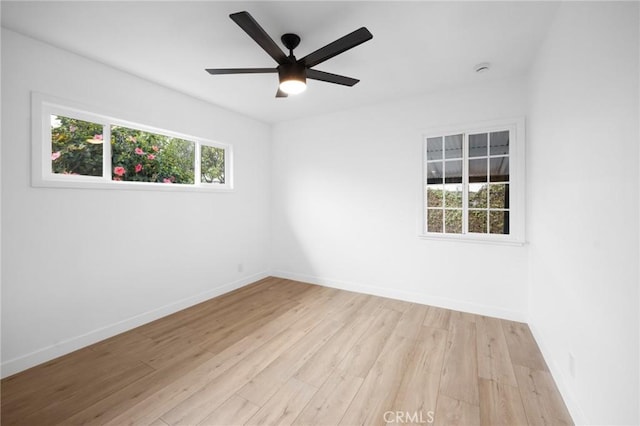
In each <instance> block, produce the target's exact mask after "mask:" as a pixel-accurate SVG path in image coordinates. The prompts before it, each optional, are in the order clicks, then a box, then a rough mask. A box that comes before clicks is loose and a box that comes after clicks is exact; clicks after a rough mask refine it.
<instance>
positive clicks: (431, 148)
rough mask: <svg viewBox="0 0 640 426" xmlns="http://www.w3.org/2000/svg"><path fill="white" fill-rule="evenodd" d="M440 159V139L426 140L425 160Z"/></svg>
mask: <svg viewBox="0 0 640 426" xmlns="http://www.w3.org/2000/svg"><path fill="white" fill-rule="evenodd" d="M440 159H442V138H429V139H427V160H440Z"/></svg>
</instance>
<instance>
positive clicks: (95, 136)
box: [93, 135, 102, 141]
mask: <svg viewBox="0 0 640 426" xmlns="http://www.w3.org/2000/svg"><path fill="white" fill-rule="evenodd" d="M93 139H94V140H97V141H101V140H102V135H93Z"/></svg>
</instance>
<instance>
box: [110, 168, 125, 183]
mask: <svg viewBox="0 0 640 426" xmlns="http://www.w3.org/2000/svg"><path fill="white" fill-rule="evenodd" d="M125 173H127V171H126V170H125V169H124V167H122V166H118V167H114V169H113V174H116V175H118V176H122V175H123V174H125ZM118 180H120V179H118Z"/></svg>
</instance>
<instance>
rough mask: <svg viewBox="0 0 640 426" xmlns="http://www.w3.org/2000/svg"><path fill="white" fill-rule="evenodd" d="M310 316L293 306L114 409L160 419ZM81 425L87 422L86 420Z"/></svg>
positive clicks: (106, 415)
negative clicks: (253, 330) (301, 319)
mask: <svg viewBox="0 0 640 426" xmlns="http://www.w3.org/2000/svg"><path fill="white" fill-rule="evenodd" d="M310 314H311V313H310V312H308V311H307V310H304V309H299V307H297V306H296V307H294V308H292V309H291V310H290V311H289V312H287V314H285V315H283V316H282V317H279V318H278V319H277V320H273V321H271V322H268V323H266V324H264V325H263V327H261V328H260V329H258V330H256V331H255V332H253V333H251V334H249V335H247V336H245V337H244V338H242V339H241V340H239V341H238V342H236V343H234V344H233V345H231V346H229V347H227V348H226V349H225V350H223V351H221V352H220V353H218V354H216V355H215V356H213V354H212V355H211V357H210V359H208V360H207V361H206V362H203V363H202V364H201V365H197V366H195V367H194V368H193V369H192V370H191V371H187V373H186V374H183V375H182V377H180V378H178V379H175V380H173V381H172V382H170V383H168V384H166V385H164V386H160V387H157V388H156V387H153V386H150V387H145V388H144V389H142V391H141V392H137V393H136V394H135V398H129V400H127V401H126V406H123V405H122V403H120V405H119V406H117V408H118V409H119V411H120V413H119V415H120V417H121V418H126V419H129V420H132V419H136V418H138V417H140V416H142V417H141V420H142V421H146V420H147V419H149V418H151V417H154V416H155V415H156V414H157V416H159V415H160V414H162V413H164V412H165V411H166V407H167V406H169V407H170V406H173V405H175V404H177V403H179V402H181V401H182V400H184V399H186V398H187V397H188V396H189V395H191V394H192V393H193V392H196V391H197V390H198V389H200V388H201V387H203V386H205V385H206V384H207V383H209V382H211V381H212V380H214V379H215V378H216V377H218V376H219V375H221V374H222V373H224V372H225V371H227V370H228V369H229V368H231V367H232V366H234V365H236V364H237V363H238V362H240V361H241V360H242V359H244V358H245V357H247V356H248V355H249V354H251V353H252V352H254V351H256V350H260V349H261V348H262V346H264V345H265V344H266V342H268V341H269V340H270V339H272V338H273V337H275V336H277V335H278V334H279V333H281V331H282V330H283V329H286V328H287V326H288V325H289V324H290V322H293V323H297V320H298V319H299V318H300V317H301V316H308V315H310ZM134 401H135V403H134ZM94 409H95V408H94ZM101 411H102V410H101ZM112 411H113V410H110V411H107V412H106V413H104V412H102V413H101V415H100V417H99V418H100V421H101V422H102V423H105V422H106V421H107V420H110V419H111V416H110V414H111V412H112ZM129 413H132V414H129ZM84 421H86V418H85V420H84Z"/></svg>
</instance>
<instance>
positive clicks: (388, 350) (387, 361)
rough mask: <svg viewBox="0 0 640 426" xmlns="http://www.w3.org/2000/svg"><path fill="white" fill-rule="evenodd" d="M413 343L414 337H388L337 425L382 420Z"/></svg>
mask: <svg viewBox="0 0 640 426" xmlns="http://www.w3.org/2000/svg"><path fill="white" fill-rule="evenodd" d="M394 312H395V311H394ZM415 345H416V341H415V340H413V339H407V338H406V337H402V336H391V337H390V338H389V339H388V342H387V344H386V345H385V346H384V349H383V350H382V352H381V353H380V356H379V357H378V358H377V360H376V362H375V365H373V367H372V368H371V369H370V371H369V373H368V374H367V375H366V377H365V379H364V382H363V383H362V386H360V389H359V390H358V393H356V395H355V397H354V398H353V400H352V401H351V404H350V405H349V408H347V411H346V412H345V414H344V416H343V417H342V419H341V420H340V424H341V425H355V424H363V425H372V424H381V423H385V422H384V413H385V412H386V411H389V410H390V409H391V408H392V405H393V401H394V400H395V396H396V393H397V391H398V388H399V387H400V383H401V380H402V377H403V373H404V372H405V371H406V369H407V366H408V365H409V359H410V357H411V355H412V354H413V349H414V347H415ZM380 389H384V390H385V391H384V392H380Z"/></svg>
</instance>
